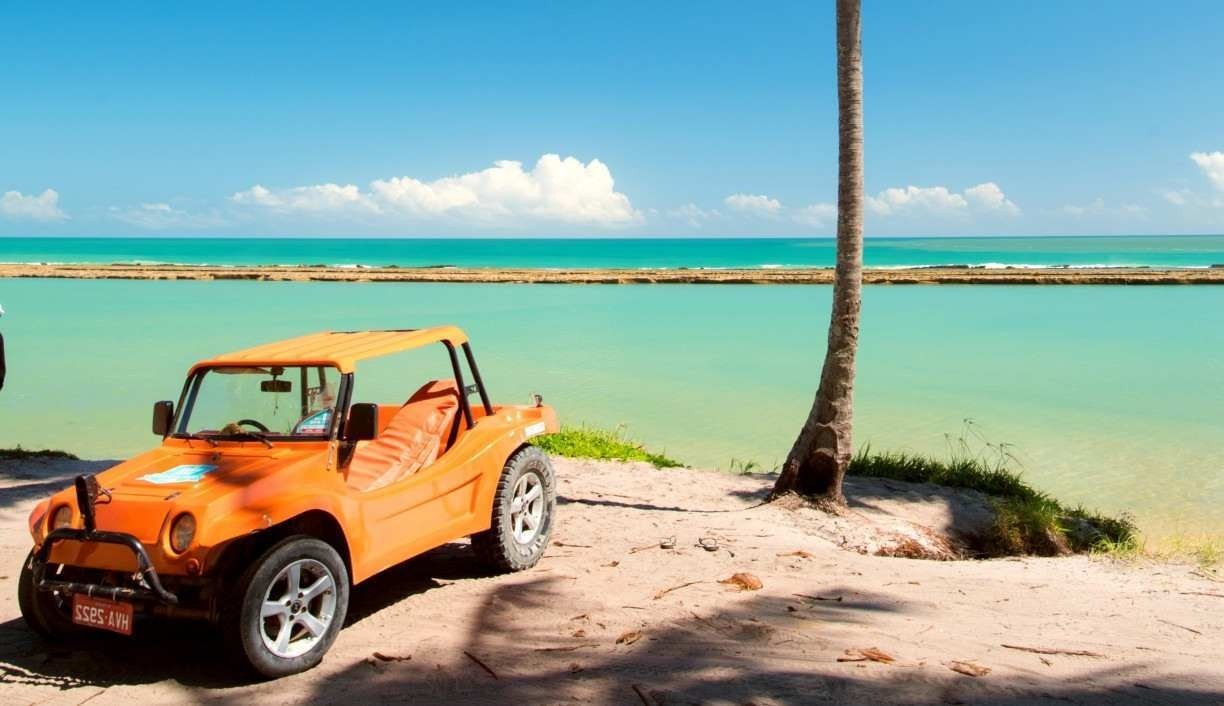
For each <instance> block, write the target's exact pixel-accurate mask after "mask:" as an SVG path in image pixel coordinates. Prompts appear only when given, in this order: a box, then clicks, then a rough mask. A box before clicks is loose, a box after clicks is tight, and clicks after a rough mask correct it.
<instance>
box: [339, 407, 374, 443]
mask: <svg viewBox="0 0 1224 706" xmlns="http://www.w3.org/2000/svg"><path fill="white" fill-rule="evenodd" d="M377 436H378V405H376V404H373V403H370V402H358V403H357V404H354V405H350V406H349V414H348V423H347V424H345V426H344V439H345V440H346V441H369V440H370V439H373V438H375V437H377Z"/></svg>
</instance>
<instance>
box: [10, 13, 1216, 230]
mask: <svg viewBox="0 0 1224 706" xmlns="http://www.w3.org/2000/svg"><path fill="white" fill-rule="evenodd" d="M449 5H454V6H453V7H450V6H448V7H442V8H437V7H428V8H426V7H424V6H421V5H416V4H410V3H386V4H379V3H363V4H361V5H360V6H352V5H342V4H338V3H337V4H311V3H304V2H294V3H284V4H276V3H259V4H258V5H257V6H256V4H255V3H196V4H191V5H187V4H181V3H173V4H167V3H147V4H142V3H124V2H111V3H79V4H72V5H69V4H62V5H61V4H55V3H25V4H20V5H18V4H16V3H8V4H5V5H0V235H177V234H183V235H219V234H226V235H228V234H234V235H239V234H251V235H299V234H300V235H345V234H352V235H486V236H487V235H528V234H538V235H596V236H609V235H611V236H615V235H668V236H686V235H693V236H703V235H704V236H710V235H756V234H760V235H827V234H829V233H831V232H832V231H833V222H834V216H835V209H834V208H833V207H832V205H831V204H832V203H833V202H834V201H835V196H836V191H835V184H836V104H835V86H834V52H833V10H832V2H831V0H830V1H829V2H799V3H759V4H753V5H748V4H745V3H738V2H727V3H720V2H693V3H679V2H676V3H642V4H634V3H628V2H607V3H496V4H494V3H487V4H486V3H470V4H459V3H452V4H449ZM355 9H359V10H360V12H359V13H358V12H356V11H355ZM1222 26H1224V3H1219V2H1191V1H1186V2H1178V3H1174V4H1170V5H1168V6H1162V7H1161V8H1160V9H1156V8H1154V7H1153V6H1152V5H1151V4H1150V3H1142V2H1123V1H1119V0H1115V1H1111V2H1074V3H1063V2H1015V3H1010V4H1008V3H989V4H983V3H980V2H951V1H948V2H923V3H917V2H915V3H910V2H882V1H879V0H866V2H865V3H864V23H863V32H864V56H865V59H864V64H865V97H866V98H865V107H866V116H867V117H866V150H867V152H866V153H867V191H868V194H869V196H870V198H869V202H868V206H869V216H868V234H869V235H871V234H876V235H944V234H947V235H977V234H981V235H991V234H1096V233H1100V234H1113V233H1157V234H1160V233H1220V232H1224V120H1222V119H1221V116H1224V50H1221V49H1220V41H1219V29H1220V27H1222Z"/></svg>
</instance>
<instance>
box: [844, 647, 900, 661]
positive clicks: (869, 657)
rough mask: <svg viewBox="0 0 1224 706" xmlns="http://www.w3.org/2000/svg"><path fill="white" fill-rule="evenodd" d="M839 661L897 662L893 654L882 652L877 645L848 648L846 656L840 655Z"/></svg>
mask: <svg viewBox="0 0 1224 706" xmlns="http://www.w3.org/2000/svg"><path fill="white" fill-rule="evenodd" d="M837 661H838V662H867V661H871V662H882V663H884V664H890V663H892V662H895V661H896V659H895V658H894V657H893V656H892V655H890V654H888V653H887V652H882V651H881V650H879V649H877V648H875V647H867V648H860V647H855V648H853V649H849V650H846V656H845V657H838V658H837Z"/></svg>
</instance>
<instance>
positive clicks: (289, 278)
mask: <svg viewBox="0 0 1224 706" xmlns="http://www.w3.org/2000/svg"><path fill="white" fill-rule="evenodd" d="M18 277H41V278H66V279H136V280H140V279H147V280H255V281H274V282H307V281H317V282H477V283H519V284H522V283H526V284H532V283H538V284H830V283H832V281H833V270H832V269H828V268H801V269H781V268H779V269H751V270H749V269H692V270H690V269H629V270H626V269H538V268H532V269H525V268H457V267H419V268H415V267H414V268H404V267H369V268H366V267H328V266H323V265H319V266H305V265H304V266H293V267H263V266H233V267H216V266H209V265H120V264H114V265H71V264H24V263H22V264H3V265H0V278H18ZM863 280H864V282H866V283H867V284H1063V285H1066V284H1224V267H1211V268H1207V269H1156V268H1133V269H1131V268H1083V269H1071V268H1048V269H1031V268H998V269H985V268H969V267H928V268H910V269H867V270H864V272H863Z"/></svg>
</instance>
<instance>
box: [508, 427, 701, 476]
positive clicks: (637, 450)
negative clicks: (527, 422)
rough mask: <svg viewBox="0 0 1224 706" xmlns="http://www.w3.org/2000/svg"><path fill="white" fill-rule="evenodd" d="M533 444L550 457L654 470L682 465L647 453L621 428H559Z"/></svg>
mask: <svg viewBox="0 0 1224 706" xmlns="http://www.w3.org/2000/svg"><path fill="white" fill-rule="evenodd" d="M532 443H533V444H535V445H536V446H538V447H540V448H541V449H543V450H544V451H545V452H547V453H550V454H556V455H557V456H569V457H571V458H593V459H597V460H605V461H645V462H647V463H649V464H652V465H653V466H654V467H655V468H680V467H683V465H684V464H682V463H680V462H679V461H677V460H675V459H673V458H668V457H667V456H664V455H663V454H659V453H654V452H652V451H647V450H646V449H645V448H643V447H642V445H641V444H639V443H638V442H636V441H633V440H632V439H629V438H628V437H626V436H625V429H624V427H623V426H620V427H617V428H616V429H615V430H612V431H609V430H606V429H595V428H593V427H588V426H576V427H574V426H563V427H561V431H559V432H557V433H556V434H549V435H547V436H541V437H538V438H536V439H534V440H533V441H532Z"/></svg>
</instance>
